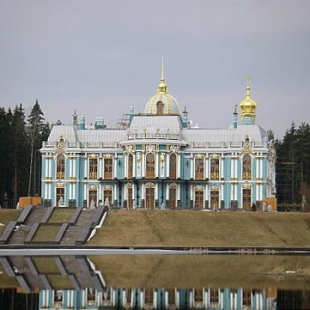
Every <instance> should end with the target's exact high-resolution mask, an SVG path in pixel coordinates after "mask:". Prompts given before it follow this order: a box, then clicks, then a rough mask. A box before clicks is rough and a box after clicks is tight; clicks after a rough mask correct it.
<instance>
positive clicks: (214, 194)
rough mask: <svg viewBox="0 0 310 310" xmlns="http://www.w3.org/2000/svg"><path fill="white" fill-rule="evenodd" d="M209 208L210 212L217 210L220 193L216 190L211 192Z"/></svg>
mask: <svg viewBox="0 0 310 310" xmlns="http://www.w3.org/2000/svg"><path fill="white" fill-rule="evenodd" d="M210 194H211V206H210V208H211V209H212V210H217V209H218V208H219V201H220V192H219V191H218V190H211V193H210Z"/></svg>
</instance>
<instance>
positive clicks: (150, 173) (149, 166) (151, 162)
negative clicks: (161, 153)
mask: <svg viewBox="0 0 310 310" xmlns="http://www.w3.org/2000/svg"><path fill="white" fill-rule="evenodd" d="M145 176H146V177H147V178H155V156H154V154H153V153H148V154H147V155H146V173H145Z"/></svg>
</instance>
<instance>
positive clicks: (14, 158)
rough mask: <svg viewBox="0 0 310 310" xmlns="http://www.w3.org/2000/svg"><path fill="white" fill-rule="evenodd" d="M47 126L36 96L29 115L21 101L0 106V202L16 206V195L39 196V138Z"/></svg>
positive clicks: (43, 139) (46, 133) (48, 127)
mask: <svg viewBox="0 0 310 310" xmlns="http://www.w3.org/2000/svg"><path fill="white" fill-rule="evenodd" d="M50 129H51V126H50V125H49V123H48V122H46V121H45V119H44V114H43V112H42V110H41V107H40V105H39V103H38V100H36V102H35V104H34V105H33V107H32V109H31V112H30V114H29V116H26V115H25V110H24V109H23V106H22V104H20V105H18V106H16V107H15V108H14V110H11V109H8V110H5V109H4V108H0V205H1V207H2V208H16V206H17V203H18V199H19V197H25V196H40V194H41V154H40V151H39V150H40V148H41V146H42V141H46V140H47V138H48V136H49V133H50Z"/></svg>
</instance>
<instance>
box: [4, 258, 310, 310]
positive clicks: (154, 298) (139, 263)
mask: <svg viewBox="0 0 310 310" xmlns="http://www.w3.org/2000/svg"><path fill="white" fill-rule="evenodd" d="M309 280H310V256H306V255H305V256H293V255H288V256H280V255H279V256H277V255H93V256H85V255H74V256H73V255H67V256H42V255H41V256H2V257H0V289H1V291H0V309H1V310H2V309H3V310H6V309H8V310H14V309H18V310H20V309H27V310H34V309H268V310H269V309H309V307H310V281H309Z"/></svg>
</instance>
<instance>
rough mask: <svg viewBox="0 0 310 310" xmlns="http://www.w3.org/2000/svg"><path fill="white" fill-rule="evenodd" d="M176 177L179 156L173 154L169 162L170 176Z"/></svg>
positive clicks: (171, 177)
mask: <svg viewBox="0 0 310 310" xmlns="http://www.w3.org/2000/svg"><path fill="white" fill-rule="evenodd" d="M176 177H177V156H176V155H175V154H171V155H170V164H169V178H170V179H176Z"/></svg>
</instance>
